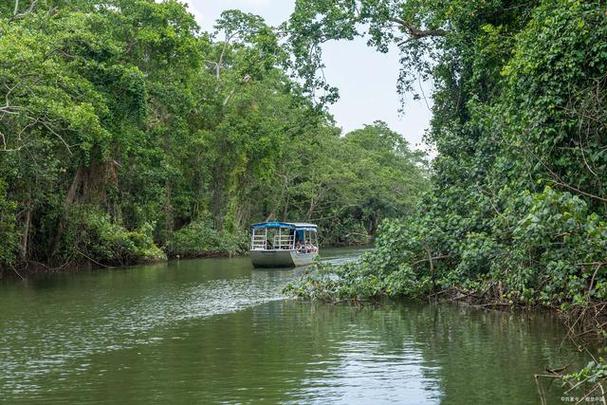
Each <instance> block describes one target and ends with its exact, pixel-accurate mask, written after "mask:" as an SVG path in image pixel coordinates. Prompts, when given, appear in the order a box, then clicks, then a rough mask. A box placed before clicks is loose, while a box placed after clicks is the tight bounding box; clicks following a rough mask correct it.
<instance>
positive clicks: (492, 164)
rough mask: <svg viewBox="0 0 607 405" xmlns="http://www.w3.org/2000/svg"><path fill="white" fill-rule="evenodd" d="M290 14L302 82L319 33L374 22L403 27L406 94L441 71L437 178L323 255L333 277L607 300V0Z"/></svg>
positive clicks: (396, 287)
mask: <svg viewBox="0 0 607 405" xmlns="http://www.w3.org/2000/svg"><path fill="white" fill-rule="evenodd" d="M289 27H290V28H291V30H292V33H291V37H290V44H291V46H292V48H293V52H294V55H295V56H296V58H297V60H298V62H299V63H300V64H301V68H300V70H301V73H302V74H303V75H304V76H306V77H307V78H308V82H307V83H308V84H314V85H317V84H318V83H317V82H318V81H319V80H320V79H319V76H318V68H319V67H320V62H319V61H320V60H321V59H320V53H319V52H320V49H321V48H320V45H321V44H322V43H323V42H324V41H328V40H332V39H352V37H353V36H356V35H366V36H367V38H368V39H369V44H370V45H372V46H375V47H377V48H378V50H379V51H382V52H384V51H387V50H388V49H389V46H390V45H391V44H393V43H394V42H396V43H397V46H398V47H399V48H400V52H401V63H402V66H401V67H402V69H403V72H402V74H401V78H400V82H399V87H398V89H399V91H400V92H401V93H402V94H405V93H406V92H408V91H411V90H412V83H413V80H416V79H417V77H418V76H420V75H421V77H431V78H432V79H433V83H434V87H435V89H434V94H433V99H434V107H433V112H434V116H433V120H432V128H431V130H430V131H429V133H428V140H429V141H430V142H432V143H433V144H434V145H435V147H436V149H437V151H438V156H437V158H436V159H435V160H434V162H433V177H432V186H431V187H432V189H431V192H430V193H428V194H427V195H426V196H425V198H424V200H423V201H422V203H421V204H420V205H419V206H418V208H417V211H415V212H414V213H409V216H407V217H405V218H406V220H405V219H403V220H402V221H398V222H394V221H390V222H388V223H387V224H386V225H385V226H384V227H383V228H382V231H381V232H380V236H379V238H378V247H377V248H376V249H375V251H374V252H372V253H370V254H368V255H366V256H365V257H363V259H362V260H361V262H360V263H359V264H357V265H349V266H347V267H345V268H343V269H333V270H331V269H329V270H327V272H328V273H333V274H334V276H333V277H331V278H330V283H328V284H327V285H328V286H329V287H330V290H331V291H335V292H337V296H338V297H340V298H343V296H344V292H347V293H349V294H351V295H352V296H356V297H364V296H366V295H368V296H376V295H389V296H394V295H406V296H416V295H419V292H420V291H422V292H426V293H427V292H430V291H433V290H437V289H444V288H451V287H455V288H458V289H463V290H469V291H472V292H473V293H477V294H478V295H480V296H482V297H484V299H490V300H494V301H498V302H506V303H508V302H523V303H527V304H537V303H541V304H544V305H554V306H561V307H563V308H568V307H570V306H571V305H581V306H584V305H587V304H588V303H589V302H592V301H597V300H598V301H602V300H605V283H606V282H607V278H606V274H607V273H605V267H606V266H607V263H606V262H605V253H604V252H605V248H606V247H607V246H606V235H607V234H606V222H605V219H604V218H605V215H606V214H607V208H606V207H607V206H606V205H605V202H606V201H607V198H606V196H607V189H605V179H607V161H605V158H606V157H607V155H606V151H607V145H606V144H605V139H606V138H605V136H604V135H605V131H606V130H607V115H605V114H606V111H607V79H606V77H605V71H607V48H606V46H607V45H606V43H605V41H604V38H605V37H606V35H607V16H606V14H605V5H604V2H600V1H576V0H563V1H533V2H523V1H520V2H519V1H514V2H512V1H501V0H495V1H485V2H469V1H463V0H450V1H406V2H405V1H387V0H386V1H383V0H380V1H375V0H374V1H370V0H358V1H354V2H352V1H334V2H326V1H322V0H299V1H298V2H297V8H296V11H295V13H294V15H293V16H292V17H291V19H290V22H289ZM313 30H314V31H315V32H316V34H311V33H312V31H313ZM315 81H316V82H315ZM320 81H321V82H322V80H320ZM327 86H328V85H327ZM328 87H330V86H328ZM382 200H383V201H389V200H387V199H382ZM315 288H321V287H315ZM304 295H305V294H304ZM346 295H347V294H346Z"/></svg>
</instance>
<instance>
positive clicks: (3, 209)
mask: <svg viewBox="0 0 607 405" xmlns="http://www.w3.org/2000/svg"><path fill="white" fill-rule="evenodd" d="M15 209H16V205H15V204H14V203H13V202H11V201H9V200H8V199H6V193H5V184H4V182H3V181H2V180H0V240H2V243H1V244H0V269H1V268H2V266H4V265H8V264H10V263H12V262H13V260H14V258H15V254H16V252H17V246H18V237H17V233H16V232H15V216H14V215H15Z"/></svg>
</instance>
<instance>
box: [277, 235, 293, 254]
mask: <svg viewBox="0 0 607 405" xmlns="http://www.w3.org/2000/svg"><path fill="white" fill-rule="evenodd" d="M294 242H295V236H294V235H276V236H274V241H273V243H272V247H273V249H275V250H291V249H293V246H294Z"/></svg>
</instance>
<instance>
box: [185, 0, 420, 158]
mask: <svg viewBox="0 0 607 405" xmlns="http://www.w3.org/2000/svg"><path fill="white" fill-rule="evenodd" d="M184 1H185V2H186V3H188V6H189V9H190V12H192V14H194V16H195V17H196V20H197V21H198V24H199V25H200V26H201V28H202V29H203V30H205V31H211V30H212V29H213V25H214V23H215V20H216V19H217V18H218V17H219V15H220V14H221V12H222V11H224V10H228V9H240V10H243V11H246V12H250V13H254V14H257V15H259V16H261V17H263V18H264V19H265V20H266V22H267V23H268V24H270V25H273V26H277V25H279V24H280V23H282V22H283V21H285V20H287V19H288V17H289V15H290V14H291V12H292V11H293V8H294V4H295V0H184ZM323 53H324V63H325V65H326V68H325V69H324V74H325V77H326V79H327V81H328V82H329V83H330V84H331V85H332V86H335V87H337V88H339V94H340V99H339V101H338V102H337V103H336V104H334V105H332V106H330V107H329V111H330V112H331V114H332V115H333V116H334V117H335V120H336V122H337V125H338V126H339V127H341V128H342V129H343V131H344V132H349V131H352V130H354V129H357V128H362V126H363V125H364V124H371V123H373V121H376V120H382V121H385V122H386V123H388V125H389V126H390V128H392V129H393V130H395V131H397V132H398V133H400V134H402V135H403V136H404V137H405V139H407V141H409V143H410V144H411V146H412V147H415V148H418V149H424V150H426V149H427V147H426V146H425V145H423V143H422V137H423V135H424V132H425V130H426V129H427V128H428V127H429V123H430V118H431V112H430V110H429V108H428V104H427V103H426V101H424V100H413V99H412V98H410V97H409V98H408V99H407V100H406V102H405V109H404V115H402V114H400V113H399V107H400V99H399V96H398V94H397V92H396V81H397V78H398V69H399V56H398V53H397V52H391V53H389V54H381V53H379V52H376V51H375V50H374V49H373V48H369V47H368V46H367V45H366V41H365V39H363V38H357V39H356V40H354V41H339V42H336V41H333V42H330V43H327V44H326V45H325V46H324V47H323ZM424 92H425V94H430V91H429V85H427V84H424ZM428 102H431V100H428Z"/></svg>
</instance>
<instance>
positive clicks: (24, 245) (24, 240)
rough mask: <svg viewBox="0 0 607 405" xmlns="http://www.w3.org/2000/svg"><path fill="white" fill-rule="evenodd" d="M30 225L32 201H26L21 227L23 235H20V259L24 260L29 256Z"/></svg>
mask: <svg viewBox="0 0 607 405" xmlns="http://www.w3.org/2000/svg"><path fill="white" fill-rule="evenodd" d="M31 226H32V201H31V200H30V201H28V202H27V203H26V208H25V223H24V228H23V235H22V236H21V259H22V260H23V261H26V260H27V258H28V257H29V254H28V250H29V239H30V228H31Z"/></svg>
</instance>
